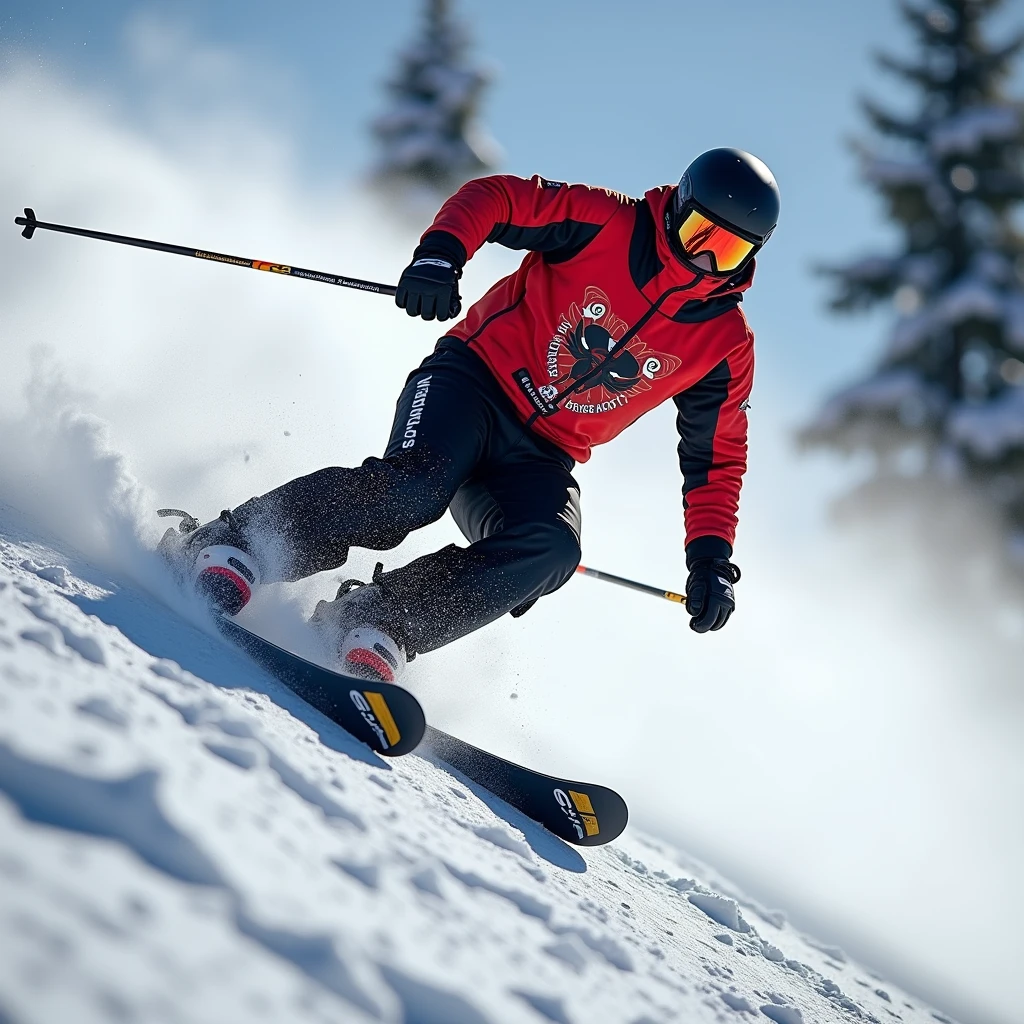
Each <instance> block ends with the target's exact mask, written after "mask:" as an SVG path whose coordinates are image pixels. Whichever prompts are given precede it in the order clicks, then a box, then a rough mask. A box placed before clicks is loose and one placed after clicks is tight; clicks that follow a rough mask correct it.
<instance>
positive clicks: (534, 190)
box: [417, 174, 630, 266]
mask: <svg viewBox="0 0 1024 1024" xmlns="http://www.w3.org/2000/svg"><path fill="white" fill-rule="evenodd" d="M629 201H630V200H629V199H628V198H627V197H626V196H622V195H619V194H618V193H617V192H610V191H609V190H608V189H603V188H593V187H592V186H590V185H568V184H566V183H565V182H560V181H549V180H548V179H547V178H542V177H540V176H539V175H534V176H533V177H532V178H520V177H517V176H516V175H514V174H494V175H491V176H489V177H486V178H476V179H474V180H473V181H468V182H466V184H465V185H463V186H462V188H460V189H459V191H458V192H456V193H455V195H453V196H452V197H451V198H450V199H448V200H447V201H446V202H445V204H444V206H442V207H441V209H440V210H439V211H438V214H437V216H436V217H435V218H434V222H433V224H431V225H430V227H429V228H428V229H427V230H426V232H424V234H423V237H422V238H421V239H420V247H419V249H418V250H417V253H419V254H421V255H422V252H421V250H422V251H423V252H425V251H431V252H439V251H440V252H443V253H445V254H447V255H448V256H450V257H451V258H453V259H455V260H456V261H457V262H458V264H459V266H462V265H463V264H464V263H465V262H466V260H467V259H469V258H470V257H471V256H472V255H473V253H475V252H476V251H477V249H479V248H480V246H482V245H483V244H484V242H497V243H498V244H500V245H504V246H506V247H507V248H509V249H531V250H533V251H534V252H542V253H544V254H545V256H546V258H547V259H548V260H549V261H550V262H561V261H563V260H568V259H572V257H573V256H575V255H576V254H577V253H579V252H581V251H582V250H583V249H584V248H585V247H586V246H587V245H588V244H589V243H590V242H592V241H593V240H594V239H595V238H596V237H597V235H598V233H599V232H600V230H601V228H603V227H604V225H605V224H607V223H608V221H609V220H611V218H612V217H613V216H614V214H615V213H616V212H617V211H618V210H619V209H621V207H622V204H623V203H625V202H629ZM460 249H461V251H460ZM460 257H461V258H460Z"/></svg>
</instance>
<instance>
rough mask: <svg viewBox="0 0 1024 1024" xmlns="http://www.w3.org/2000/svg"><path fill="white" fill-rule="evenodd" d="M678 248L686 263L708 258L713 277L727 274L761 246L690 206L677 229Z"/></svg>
mask: <svg viewBox="0 0 1024 1024" xmlns="http://www.w3.org/2000/svg"><path fill="white" fill-rule="evenodd" d="M679 244H680V245H681V246H682V247H683V252H684V253H685V254H686V256H687V258H688V259H691V260H693V259H696V258H697V257H698V256H704V255H706V256H709V257H710V258H711V262H712V264H713V266H714V272H715V273H716V274H730V273H732V272H733V271H734V270H738V269H739V268H740V267H741V266H742V265H743V263H744V262H745V261H746V260H747V259H749V258H750V256H751V255H753V253H754V252H755V251H756V250H758V249H760V248H761V244H762V243H761V242H760V241H751V240H750V239H748V238H744V237H743V236H742V235H740V234H738V233H737V232H736V231H735V230H733V229H732V228H727V227H723V226H722V225H721V224H719V223H717V222H716V221H713V220H712V219H711V218H710V217H708V216H707V215H706V214H704V213H702V212H701V211H700V210H698V209H697V208H696V207H694V206H690V207H689V209H688V211H687V212H686V216H685V217H684V218H683V222H682V223H681V224H680V225H679Z"/></svg>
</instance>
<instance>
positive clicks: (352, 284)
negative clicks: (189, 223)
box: [14, 206, 398, 295]
mask: <svg viewBox="0 0 1024 1024" xmlns="http://www.w3.org/2000/svg"><path fill="white" fill-rule="evenodd" d="M14 223H15V224H18V225H22V224H23V225H24V226H25V230H24V231H22V235H23V236H24V237H25V238H31V237H32V235H33V234H34V233H35V231H36V229H37V228H39V229H41V230H45V231H62V232H63V233H64V234H66V235H81V236H82V237H83V238H98V239H99V240H100V241H102V242H117V243H118V244H119V245H137V246H139V247H140V248H142V249H156V250H158V251H159V252H170V253H174V254H175V255H177V256H191V257H192V258H193V259H197V260H212V261H213V262H214V263H227V264H229V265H230V266H232V267H246V268H247V269H249V270H267V271H269V272H270V273H272V274H285V275H287V276H288V277H301V278H303V279H305V280H306V281H320V282H322V283H323V284H336V285H338V286H339V287H340V288H358V289H359V290H360V291H363V292H376V293H377V294H378V295H394V294H395V292H396V291H397V290H398V289H397V288H396V287H395V286H394V285H392V284H380V283H378V282H377V281H361V280H360V279H359V278H358V277H344V276H342V275H341V274H328V273H326V272H324V271H322V270H304V269H303V268H302V267H290V266H288V265H287V264H284V263H270V262H269V261H267V260H251V259H248V258H247V257H243V256H229V255H227V254H226V253H222V252H209V251H208V250H206V249H193V248H191V247H189V246H186V245H171V244H170V243H169V242H154V241H152V240H151V239H148V238H132V237H131V236H130V235H112V234H109V233H108V232H106V231H90V230H89V229H88V228H73V227H71V226H70V225H68V224H49V223H47V222H46V221H44V220H36V215H35V212H34V211H33V210H32V209H31V208H30V207H27V206H26V207H25V216H24V217H15V218H14Z"/></svg>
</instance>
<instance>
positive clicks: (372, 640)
mask: <svg viewBox="0 0 1024 1024" xmlns="http://www.w3.org/2000/svg"><path fill="white" fill-rule="evenodd" d="M383 569H384V567H383V565H381V564H380V563H378V564H377V568H376V569H375V570H374V573H373V582H372V583H363V582H361V581H360V580H345V582H344V583H342V584H341V586H340V587H339V588H338V595H337V597H335V599H334V600H333V601H320V602H318V604H317V606H316V608H315V609H314V611H313V614H312V616H311V617H310V620H309V622H310V625H311V626H313V628H314V629H315V630H316V631H317V632H318V633H319V634H320V637H321V639H322V640H323V642H324V645H325V647H326V648H327V650H328V652H329V653H330V654H331V655H332V656H337V657H338V658H340V661H341V671H342V672H344V673H345V674H346V675H350V676H355V677H356V678H357V679H367V680H371V681H372V682H377V683H393V682H396V681H397V680H398V678H399V676H401V675H402V673H403V672H404V671H405V664H406V656H405V645H404V643H403V642H402V640H401V631H400V630H398V629H396V628H394V627H390V628H389V627H388V625H387V624H386V600H385V597H384V593H383V587H382V584H381V581H380V576H381V573H382V572H383Z"/></svg>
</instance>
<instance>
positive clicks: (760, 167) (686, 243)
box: [665, 149, 779, 276]
mask: <svg viewBox="0 0 1024 1024" xmlns="http://www.w3.org/2000/svg"><path fill="white" fill-rule="evenodd" d="M778 219H779V186H778V185H776V183H775V178H774V176H773V175H772V172H771V171H770V170H768V168H767V167H766V166H765V165H764V163H762V162H761V161H760V160H758V158H757V157H756V156H752V155H751V154H750V153H744V152H743V150H742V149H709V150H708V151H707V152H706V153H702V154H701V155H700V156H699V157H697V159H696V160H694V161H693V163H692V164H690V166H689V167H687V168H686V170H685V171H684V172H683V176H682V178H680V179H679V187H678V188H677V189H676V194H675V197H674V198H673V200H672V201H671V202H670V203H669V206H668V209H667V212H666V215H665V228H666V230H667V232H668V237H669V242H670V243H671V245H672V248H673V251H674V252H675V254H676V256H678V257H679V259H681V260H682V261H683V262H684V263H686V264H687V265H689V266H692V267H693V268H694V269H696V270H699V271H702V272H704V273H712V274H722V275H725V276H732V275H733V274H735V273H736V272H737V271H738V270H740V269H741V268H742V267H743V266H744V265H745V264H746V263H747V262H748V261H749V260H750V259H751V257H752V256H753V255H754V253H756V252H757V250H758V249H760V248H761V246H762V245H764V243H765V242H766V241H768V237H769V235H771V233H772V231H773V230H774V229H775V224H776V222H777V221H778Z"/></svg>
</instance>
